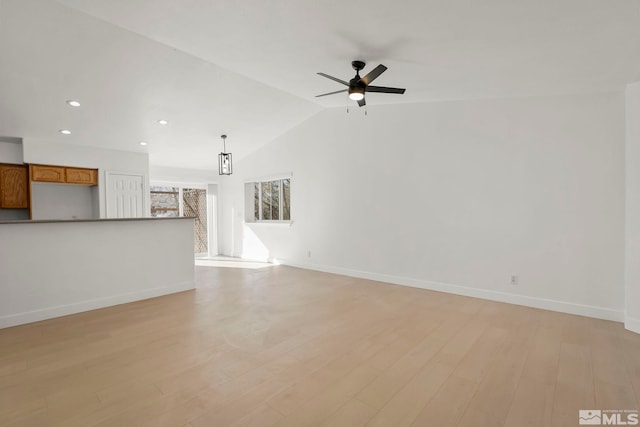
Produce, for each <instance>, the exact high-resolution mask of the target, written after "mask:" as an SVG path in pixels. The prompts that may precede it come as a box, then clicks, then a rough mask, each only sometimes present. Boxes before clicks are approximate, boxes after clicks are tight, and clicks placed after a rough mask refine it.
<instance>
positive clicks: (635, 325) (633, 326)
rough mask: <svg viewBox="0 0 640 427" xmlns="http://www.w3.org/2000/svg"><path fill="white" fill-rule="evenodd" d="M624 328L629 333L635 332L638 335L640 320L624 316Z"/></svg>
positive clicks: (639, 332)
mask: <svg viewBox="0 0 640 427" xmlns="http://www.w3.org/2000/svg"><path fill="white" fill-rule="evenodd" d="M624 328H625V329H628V330H630V331H631V332H635V333H636V334H640V319H636V318H634V317H629V316H626V317H625V318H624Z"/></svg>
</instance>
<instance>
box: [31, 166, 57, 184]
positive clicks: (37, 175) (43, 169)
mask: <svg viewBox="0 0 640 427" xmlns="http://www.w3.org/2000/svg"><path fill="white" fill-rule="evenodd" d="M31 180H32V181H38V182H59V183H64V182H65V181H64V167H62V166H43V165H31Z"/></svg>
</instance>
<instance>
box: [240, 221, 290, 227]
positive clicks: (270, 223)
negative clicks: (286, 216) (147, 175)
mask: <svg viewBox="0 0 640 427" xmlns="http://www.w3.org/2000/svg"><path fill="white" fill-rule="evenodd" d="M245 224H246V225H250V226H254V225H256V226H259V227H263V226H267V227H291V225H292V224H293V221H255V222H247V221H245Z"/></svg>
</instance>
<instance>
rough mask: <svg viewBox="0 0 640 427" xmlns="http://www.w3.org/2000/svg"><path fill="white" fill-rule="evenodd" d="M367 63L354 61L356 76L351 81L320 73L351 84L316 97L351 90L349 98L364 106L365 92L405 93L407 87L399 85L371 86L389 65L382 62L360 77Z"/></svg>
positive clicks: (339, 81) (352, 64)
mask: <svg viewBox="0 0 640 427" xmlns="http://www.w3.org/2000/svg"><path fill="white" fill-rule="evenodd" d="M365 65H366V64H365V63H364V62H362V61H352V62H351V66H352V67H353V69H354V70H356V76H355V77H354V78H352V79H351V80H349V82H348V83H347V82H345V81H344V80H341V79H339V78H337V77H333V76H330V75H328V74H325V73H318V74H319V75H321V76H322V77H326V78H328V79H331V80H333V81H336V82H338V83H342V84H343V85H345V86H349V88H348V89H342V90H337V91H335V92H329V93H323V94H322V95H316V98H318V97H320V96H327V95H334V94H336V93H343V92H349V98H351V99H353V100H354V101H358V105H359V106H360V107H362V106H363V105H365V104H366V102H365V100H364V93H365V92H380V93H398V94H401V95H402V94H403V93H404V91H405V90H406V89H399V88H397V87H383V86H370V84H371V82H372V81H374V80H375V79H377V78H378V76H380V74H382V73H384V72H385V71H386V70H387V67H385V66H384V65H382V64H380V65H378V66H377V67H376V68H374V69H373V70H371V71H370V72H369V74H367V75H366V76H364V77H360V70H362V69H363V68H364V66H365Z"/></svg>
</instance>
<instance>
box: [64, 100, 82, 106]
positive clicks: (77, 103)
mask: <svg viewBox="0 0 640 427" xmlns="http://www.w3.org/2000/svg"><path fill="white" fill-rule="evenodd" d="M67 104H69V105H70V106H72V107H79V106H80V103H79V102H78V101H74V100H73V99H70V100H68V101H67Z"/></svg>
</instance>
